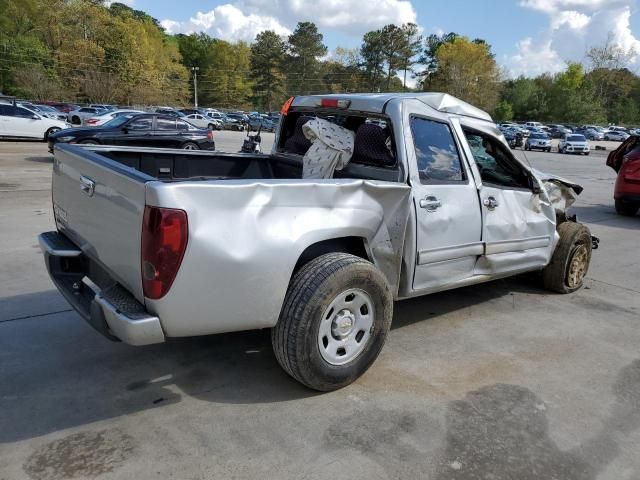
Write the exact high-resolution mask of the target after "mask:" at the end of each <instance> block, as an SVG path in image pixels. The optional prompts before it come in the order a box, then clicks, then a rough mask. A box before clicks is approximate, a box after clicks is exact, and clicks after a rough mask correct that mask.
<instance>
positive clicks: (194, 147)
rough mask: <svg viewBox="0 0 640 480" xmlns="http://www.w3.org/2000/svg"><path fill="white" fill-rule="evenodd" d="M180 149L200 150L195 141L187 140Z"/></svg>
mask: <svg viewBox="0 0 640 480" xmlns="http://www.w3.org/2000/svg"><path fill="white" fill-rule="evenodd" d="M182 149H183V150H200V147H199V146H198V144H196V143H193V142H187V143H185V144H184V145H182Z"/></svg>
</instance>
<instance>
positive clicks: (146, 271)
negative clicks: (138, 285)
mask: <svg viewBox="0 0 640 480" xmlns="http://www.w3.org/2000/svg"><path fill="white" fill-rule="evenodd" d="M188 238H189V225H188V223H187V212H185V211H184V210H177V209H174V208H159V207H149V206H147V207H145V209H144V217H143V220H142V252H141V265H142V289H143V291H144V296H145V297H147V298H152V299H158V298H162V297H164V296H165V295H166V293H167V292H168V291H169V289H170V288H171V284H172V283H173V280H174V279H175V278H176V274H177V273H178V269H179V268H180V264H181V263H182V257H183V256H184V252H185V249H186V248H187V240H188Z"/></svg>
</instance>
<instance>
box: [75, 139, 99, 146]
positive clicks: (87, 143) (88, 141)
mask: <svg viewBox="0 0 640 480" xmlns="http://www.w3.org/2000/svg"><path fill="white" fill-rule="evenodd" d="M78 143H79V144H80V145H100V142H97V141H96V140H82V141H81V142H78Z"/></svg>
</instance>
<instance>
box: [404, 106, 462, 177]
mask: <svg viewBox="0 0 640 480" xmlns="http://www.w3.org/2000/svg"><path fill="white" fill-rule="evenodd" d="M411 133H412V134H413V144H414V146H415V149H416V158H417V160H418V172H419V174H420V181H421V182H422V183H438V182H463V181H464V180H465V175H464V170H463V169H462V162H461V161H460V154H459V153H458V149H457V147H456V142H455V140H454V139H453V134H452V133H451V129H450V128H449V125H447V124H446V123H441V122H434V121H432V120H427V119H424V118H419V117H412V118H411Z"/></svg>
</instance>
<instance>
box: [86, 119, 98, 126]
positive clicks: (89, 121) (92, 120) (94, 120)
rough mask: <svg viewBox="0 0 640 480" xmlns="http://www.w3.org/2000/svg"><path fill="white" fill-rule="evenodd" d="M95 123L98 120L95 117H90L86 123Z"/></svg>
mask: <svg viewBox="0 0 640 480" xmlns="http://www.w3.org/2000/svg"><path fill="white" fill-rule="evenodd" d="M96 123H98V120H96V119H95V118H90V119H89V120H87V124H88V125H95V124H96Z"/></svg>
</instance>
